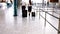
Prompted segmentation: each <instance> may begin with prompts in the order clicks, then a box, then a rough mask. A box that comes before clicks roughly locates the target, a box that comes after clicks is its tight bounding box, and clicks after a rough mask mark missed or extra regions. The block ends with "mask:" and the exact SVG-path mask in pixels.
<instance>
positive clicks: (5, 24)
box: [0, 6, 59, 34]
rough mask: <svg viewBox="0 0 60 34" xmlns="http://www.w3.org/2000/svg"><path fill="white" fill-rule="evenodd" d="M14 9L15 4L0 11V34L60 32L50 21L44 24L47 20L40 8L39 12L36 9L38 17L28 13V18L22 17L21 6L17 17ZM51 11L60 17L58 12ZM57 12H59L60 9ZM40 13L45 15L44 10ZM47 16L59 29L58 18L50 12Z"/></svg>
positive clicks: (54, 33)
mask: <svg viewBox="0 0 60 34" xmlns="http://www.w3.org/2000/svg"><path fill="white" fill-rule="evenodd" d="M42 9H43V8H42ZM50 9H51V8H50ZM44 10H46V9H44ZM56 10H59V9H56ZM56 10H55V11H56ZM13 11H14V10H13V6H12V7H10V8H6V9H3V11H0V34H57V33H58V31H56V30H55V29H54V28H53V27H52V26H51V25H50V24H49V23H47V22H46V26H45V25H44V24H45V20H44V19H43V18H42V17H41V16H40V15H39V10H38V12H37V11H36V17H32V16H30V17H29V15H28V14H27V15H28V16H27V17H26V18H22V11H21V7H20V9H18V16H17V17H14V16H13V14H14V12H13ZM33 11H35V10H33ZM49 11H50V10H49ZM49 13H50V14H52V13H53V15H55V16H57V17H59V14H56V13H54V12H49ZM57 13H59V11H58V12H57ZM40 14H41V15H42V16H43V17H45V13H44V12H40ZM39 16H40V17H39ZM46 17H47V18H46V19H47V20H48V21H49V22H50V23H51V24H52V25H53V26H55V27H56V28H57V29H58V25H59V21H58V19H56V18H54V17H52V16H50V15H49V14H47V16H46Z"/></svg>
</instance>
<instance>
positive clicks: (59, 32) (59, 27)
mask: <svg viewBox="0 0 60 34" xmlns="http://www.w3.org/2000/svg"><path fill="white" fill-rule="evenodd" d="M58 29H59V30H60V18H59V25H58ZM58 34H60V31H58Z"/></svg>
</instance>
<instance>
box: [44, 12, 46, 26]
mask: <svg viewBox="0 0 60 34" xmlns="http://www.w3.org/2000/svg"><path fill="white" fill-rule="evenodd" d="M44 26H45V27H46V12H45V24H44Z"/></svg>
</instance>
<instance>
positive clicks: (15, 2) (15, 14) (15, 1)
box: [14, 0, 17, 16]
mask: <svg viewBox="0 0 60 34" xmlns="http://www.w3.org/2000/svg"><path fill="white" fill-rule="evenodd" d="M14 16H17V0H14Z"/></svg>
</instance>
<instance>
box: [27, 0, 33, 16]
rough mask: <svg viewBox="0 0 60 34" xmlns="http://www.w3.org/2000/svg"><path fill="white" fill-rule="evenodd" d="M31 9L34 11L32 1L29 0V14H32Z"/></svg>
mask: <svg viewBox="0 0 60 34" xmlns="http://www.w3.org/2000/svg"><path fill="white" fill-rule="evenodd" d="M31 11H32V2H31V0H29V4H28V12H29V16H30V13H31Z"/></svg>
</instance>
